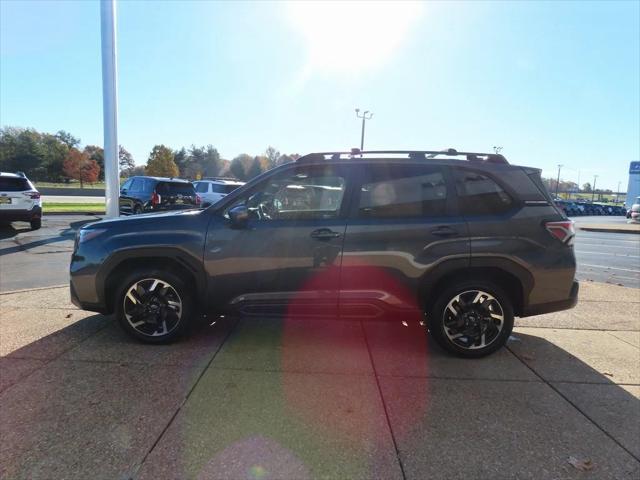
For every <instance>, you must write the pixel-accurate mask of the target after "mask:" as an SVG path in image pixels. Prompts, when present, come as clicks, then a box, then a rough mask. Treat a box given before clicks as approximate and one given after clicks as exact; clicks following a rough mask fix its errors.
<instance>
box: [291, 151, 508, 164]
mask: <svg viewBox="0 0 640 480" xmlns="http://www.w3.org/2000/svg"><path fill="white" fill-rule="evenodd" d="M443 156H444V157H457V159H458V160H467V161H469V162H487V163H498V164H509V162H508V161H507V159H506V158H505V157H504V156H503V155H500V154H499V153H479V152H458V151H457V150H456V149H455V148H449V149H447V150H365V151H360V149H358V148H352V149H351V151H350V152H315V153H309V154H307V155H304V156H302V157H300V158H298V160H296V162H298V163H307V162H316V161H321V160H342V159H361V158H367V157H368V158H376V157H377V158H385V157H393V158H400V159H402V158H406V159H410V160H431V159H436V158H438V157H443ZM460 157H462V158H460Z"/></svg>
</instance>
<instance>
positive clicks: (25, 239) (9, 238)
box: [0, 215, 100, 292]
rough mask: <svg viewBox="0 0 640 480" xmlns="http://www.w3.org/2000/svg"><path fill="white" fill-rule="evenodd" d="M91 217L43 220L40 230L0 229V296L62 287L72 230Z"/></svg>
mask: <svg viewBox="0 0 640 480" xmlns="http://www.w3.org/2000/svg"><path fill="white" fill-rule="evenodd" d="M97 220H100V217H96V216H94V215H51V216H48V217H47V216H45V217H43V221H42V228H41V229H40V230H34V231H31V230H30V228H29V224H28V223H25V222H14V223H12V224H11V226H9V227H6V226H0V292H7V291H11V290H20V289H26V288H37V287H48V286H53V285H64V284H67V283H68V282H69V260H70V258H71V252H72V251H73V241H74V238H75V234H76V230H77V229H78V228H80V227H81V226H82V225H83V224H85V223H87V222H92V221H97Z"/></svg>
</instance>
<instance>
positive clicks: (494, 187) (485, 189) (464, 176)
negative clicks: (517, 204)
mask: <svg viewBox="0 0 640 480" xmlns="http://www.w3.org/2000/svg"><path fill="white" fill-rule="evenodd" d="M454 178H455V184H456V193H457V195H458V208H459V209H460V213H461V214H463V215H491V214H496V213H504V212H506V211H507V210H509V209H511V207H512V206H513V200H512V198H511V197H510V196H509V194H508V193H507V192H505V191H504V189H503V188H502V187H501V186H500V185H499V184H498V183H497V182H496V181H495V180H493V179H492V178H491V177H489V176H487V175H483V174H482V173H479V172H474V171H471V170H462V169H457V170H454Z"/></svg>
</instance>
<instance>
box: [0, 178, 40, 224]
mask: <svg viewBox="0 0 640 480" xmlns="http://www.w3.org/2000/svg"><path fill="white" fill-rule="evenodd" d="M17 221H23V222H29V223H30V224H31V228H32V229H33V230H37V229H38V228H40V226H41V223H42V199H41V198H40V193H39V192H38V190H36V187H34V186H33V184H32V183H31V182H30V181H29V179H28V178H27V177H25V176H24V174H22V173H5V172H0V223H9V222H17Z"/></svg>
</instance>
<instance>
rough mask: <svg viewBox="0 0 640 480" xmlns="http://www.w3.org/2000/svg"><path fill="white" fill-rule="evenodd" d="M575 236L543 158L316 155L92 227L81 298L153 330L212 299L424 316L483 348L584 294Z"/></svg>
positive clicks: (173, 333) (458, 347)
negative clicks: (177, 203) (190, 202)
mask: <svg viewBox="0 0 640 480" xmlns="http://www.w3.org/2000/svg"><path fill="white" fill-rule="evenodd" d="M134 233H135V234H134ZM573 239H574V228H573V222H572V221H571V220H568V219H567V218H566V217H565V216H564V215H563V214H562V212H561V211H560V210H559V209H558V208H557V207H556V206H555V205H554V203H553V200H552V199H551V197H550V195H549V193H548V192H547V190H546V188H545V187H544V185H543V183H542V180H541V177H540V170H539V169H535V168H528V167H520V166H515V165H510V164H509V163H508V162H507V161H506V159H505V158H504V157H503V156H502V155H496V154H483V153H458V152H456V151H455V150H453V149H450V150H447V151H445V152H423V151H420V152H397V151H394V152H359V151H358V150H355V151H352V152H351V153H348V152H331V153H322V154H309V155H306V156H303V157H301V158H299V159H298V160H296V161H295V162H292V163H288V164H285V165H281V166H279V167H277V168H275V169H273V170H271V171H269V172H267V173H265V174H264V175H261V176H259V177H257V178H256V179H254V180H252V181H251V182H249V183H247V184H246V185H244V186H243V187H241V188H239V189H237V190H234V191H233V192H232V193H230V194H229V195H227V196H226V197H224V198H223V199H222V200H221V201H219V202H218V203H216V204H215V205H213V206H212V207H211V208H208V209H205V210H203V209H200V210H192V211H188V212H171V213H167V214H163V215H156V216H153V215H143V216H139V217H128V218H120V219H111V220H103V221H101V222H97V223H93V224H90V225H87V226H84V227H83V228H82V229H80V230H79V232H78V234H77V240H76V242H75V248H74V252H73V256H72V259H71V266H70V274H71V298H72V301H73V303H74V304H75V305H77V306H79V307H80V308H83V309H86V310H93V311H98V312H105V313H106V312H115V317H116V318H117V319H118V321H119V323H120V324H121V326H122V327H123V328H124V329H125V330H126V331H127V332H128V333H129V334H131V335H132V336H134V337H136V338H138V339H139V340H142V341H145V342H149V343H161V342H167V341H170V340H173V339H175V338H176V337H178V336H179V335H180V334H182V333H183V332H184V331H185V329H186V328H187V326H188V324H189V323H190V322H193V321H195V319H196V316H195V313H196V311H198V310H200V311H203V312H207V313H210V312H217V313H226V312H233V313H236V314H241V315H260V316H263V317H264V316H272V315H276V314H284V315H292V314H293V315H295V316H296V318H304V317H313V316H318V315H319V316H327V315H329V316H331V317H340V318H343V319H357V320H362V319H367V318H388V319H390V320H391V321H400V320H402V321H406V320H407V319H410V318H414V319H415V320H416V322H417V321H418V320H420V321H422V320H426V324H427V327H428V330H429V332H430V334H431V335H432V336H433V338H434V339H435V340H436V341H437V342H438V343H439V344H440V345H441V346H442V347H443V348H445V349H447V350H448V351H450V352H453V353H455V354H458V355H461V356H465V357H480V356H483V355H487V354H489V353H491V352H494V351H495V350H497V349H499V348H500V347H501V346H503V345H504V344H505V342H506V341H507V339H508V338H509V335H510V333H511V330H512V327H513V321H514V316H520V317H526V316H531V315H538V314H542V313H548V312H554V311H558V310H563V309H568V308H571V307H573V306H574V305H575V304H576V302H577V296H578V283H577V282H576V281H575V279H574V274H575V270H576V260H575V256H574V251H573V245H572V244H573ZM292 312H293V313H292Z"/></svg>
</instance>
